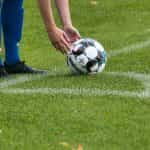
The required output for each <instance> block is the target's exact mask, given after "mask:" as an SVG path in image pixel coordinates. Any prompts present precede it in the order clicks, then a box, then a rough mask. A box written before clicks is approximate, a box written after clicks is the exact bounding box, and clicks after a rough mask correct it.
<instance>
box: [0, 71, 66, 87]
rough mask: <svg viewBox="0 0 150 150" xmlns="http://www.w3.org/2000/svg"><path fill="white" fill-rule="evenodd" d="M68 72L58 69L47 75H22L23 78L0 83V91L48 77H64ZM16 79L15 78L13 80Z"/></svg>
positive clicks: (17, 77)
mask: <svg viewBox="0 0 150 150" xmlns="http://www.w3.org/2000/svg"><path fill="white" fill-rule="evenodd" d="M65 72H66V70H62V69H60V70H59V69H56V68H54V69H53V70H49V71H47V73H46V74H39V75H22V76H12V78H8V79H7V78H6V79H5V80H4V81H3V82H1V83H0V89H1V88H7V87H9V86H13V85H17V84H20V83H24V82H29V81H34V80H40V79H42V78H44V77H47V76H60V75H61V76H62V75H64V73H65ZM13 77H14V78H13Z"/></svg>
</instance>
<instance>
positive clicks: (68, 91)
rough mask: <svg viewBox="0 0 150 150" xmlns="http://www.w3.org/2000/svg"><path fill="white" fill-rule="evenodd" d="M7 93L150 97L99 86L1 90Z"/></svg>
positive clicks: (149, 94) (149, 96)
mask: <svg viewBox="0 0 150 150" xmlns="http://www.w3.org/2000/svg"><path fill="white" fill-rule="evenodd" d="M1 92H2V93H6V94H26V95H32V94H42V95H43V94H44V95H59V94H61V95H62V94H63V95H73V96H104V95H108V96H109V95H110V96H111V95H113V96H123V97H124V96H126V97H138V98H150V93H149V92H147V91H142V92H130V91H119V90H101V89H97V88H95V89H94V88H80V89H79V88H36V89H21V88H15V89H7V90H1Z"/></svg>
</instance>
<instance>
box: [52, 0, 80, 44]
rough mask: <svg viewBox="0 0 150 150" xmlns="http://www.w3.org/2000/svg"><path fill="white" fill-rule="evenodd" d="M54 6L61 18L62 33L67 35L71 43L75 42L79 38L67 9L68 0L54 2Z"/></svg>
mask: <svg viewBox="0 0 150 150" xmlns="http://www.w3.org/2000/svg"><path fill="white" fill-rule="evenodd" d="M55 1H56V6H57V8H58V12H59V16H60V18H61V21H62V24H63V28H64V31H65V32H66V34H67V35H68V37H69V39H70V41H71V42H74V41H76V40H77V39H79V38H80V34H79V32H78V30H77V29H76V28H74V27H73V25H72V21H71V16H70V9H69V0H55Z"/></svg>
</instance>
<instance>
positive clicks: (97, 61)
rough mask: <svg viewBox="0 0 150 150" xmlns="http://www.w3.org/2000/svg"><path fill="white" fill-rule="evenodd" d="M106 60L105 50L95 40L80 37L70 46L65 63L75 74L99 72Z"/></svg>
mask: <svg viewBox="0 0 150 150" xmlns="http://www.w3.org/2000/svg"><path fill="white" fill-rule="evenodd" d="M106 61H107V56H106V51H105V50H104V48H103V46H102V45H101V44H100V43H99V42H97V41H96V40H93V39H90V38H84V39H80V40H78V41H76V42H74V43H73V44H72V46H71V51H70V52H69V54H68V55H67V64H68V66H69V68H70V70H71V71H72V72H73V73H75V74H90V73H100V72H102V71H103V70H104V68H105V64H106Z"/></svg>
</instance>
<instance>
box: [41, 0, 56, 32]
mask: <svg viewBox="0 0 150 150" xmlns="http://www.w3.org/2000/svg"><path fill="white" fill-rule="evenodd" d="M38 4H39V8H40V11H41V15H42V18H43V20H44V24H45V26H46V29H47V31H51V30H53V28H54V27H56V24H55V21H54V17H53V11H52V7H51V0H38Z"/></svg>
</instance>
